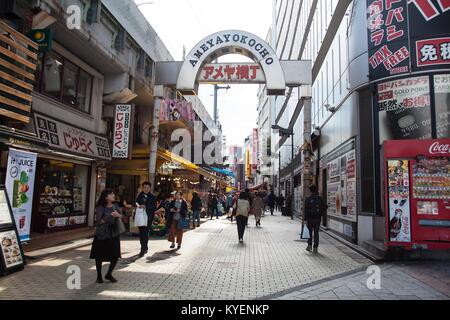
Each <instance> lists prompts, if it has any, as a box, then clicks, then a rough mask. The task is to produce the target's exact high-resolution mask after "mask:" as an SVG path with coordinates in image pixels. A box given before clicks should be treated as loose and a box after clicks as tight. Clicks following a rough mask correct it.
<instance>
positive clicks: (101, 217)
mask: <svg viewBox="0 0 450 320" xmlns="http://www.w3.org/2000/svg"><path fill="white" fill-rule="evenodd" d="M310 193H311V195H310V196H309V197H307V198H306V199H305V208H304V214H303V221H304V223H305V224H306V226H307V228H308V231H309V235H310V236H309V239H308V246H307V248H306V250H308V251H312V252H314V253H317V252H318V246H319V229H320V224H321V220H322V216H323V215H324V213H325V211H326V208H327V205H326V204H325V202H324V200H323V199H322V198H321V197H320V196H319V194H318V193H317V188H316V186H314V185H312V186H311V187H310ZM207 198H208V200H207V201H206V205H207V210H208V215H209V216H210V218H211V219H212V218H213V216H214V215H216V217H217V218H219V212H220V211H221V210H220V207H221V206H222V207H223V208H224V209H223V210H225V209H226V210H229V211H230V212H231V213H232V214H231V215H230V217H231V221H232V222H233V217H234V216H235V217H236V224H237V231H238V241H239V243H243V242H244V234H245V228H246V227H247V226H248V220H249V215H250V214H253V215H254V216H255V222H256V227H261V217H262V215H263V212H264V210H265V207H266V205H268V206H269V209H270V212H271V214H272V215H273V212H274V209H275V207H278V208H280V205H281V206H282V205H283V204H282V203H281V200H283V202H284V198H282V196H279V197H276V196H275V194H274V192H273V191H271V192H270V193H269V194H268V195H265V194H264V193H263V192H262V191H258V192H254V193H251V192H250V190H249V189H245V191H243V192H240V193H239V194H231V193H230V194H228V195H226V196H225V195H224V194H217V193H212V192H209V193H208V195H207ZM291 202H292V198H291V196H290V194H288V196H287V198H286V207H287V210H291V211H292V207H291V206H292V204H291ZM136 206H137V208H138V209H141V210H142V212H144V213H145V215H146V218H147V219H145V221H147V222H146V223H145V224H144V225H141V226H139V241H140V246H141V248H140V252H139V257H143V256H145V254H147V252H148V241H149V232H150V226H151V224H152V221H153V218H154V216H155V214H164V215H165V217H166V225H167V228H168V231H169V232H168V241H169V242H170V243H171V245H170V248H171V249H175V246H177V250H179V249H180V248H181V244H182V241H183V229H184V228H183V225H182V223H181V222H182V220H183V219H186V218H187V215H188V203H187V201H186V200H185V199H184V198H183V194H182V192H180V191H174V192H172V193H171V194H170V195H168V196H167V197H165V198H164V199H163V200H162V201H157V197H156V196H155V195H154V194H153V193H151V184H150V182H144V183H143V184H142V192H140V193H139V195H138V196H137V198H136ZM190 207H191V209H192V212H193V220H194V225H196V226H197V227H198V226H200V215H201V212H202V210H204V209H205V201H202V199H201V198H200V196H199V195H198V193H196V192H194V193H193V196H192V200H191V202H190ZM95 213H96V214H95V216H96V233H95V236H94V240H93V243H92V248H91V253H90V258H91V259H95V265H96V270H97V282H98V283H103V275H102V265H103V263H104V262H109V268H108V271H107V273H106V275H105V277H104V278H105V279H106V280H109V281H110V282H117V279H116V278H114V277H113V275H112V273H113V271H114V269H115V267H116V265H117V262H118V259H119V258H121V248H120V234H121V233H123V232H124V231H125V228H124V227H123V223H122V222H121V219H122V214H121V210H120V208H119V207H118V206H117V204H116V196H115V194H114V191H113V190H111V189H106V190H104V191H102V193H101V194H100V197H99V200H98V203H97V207H96V211H95ZM291 218H292V219H293V214H291Z"/></svg>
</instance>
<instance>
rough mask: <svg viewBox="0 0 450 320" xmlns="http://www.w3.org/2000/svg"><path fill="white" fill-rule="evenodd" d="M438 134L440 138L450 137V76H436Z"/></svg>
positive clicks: (435, 93) (435, 97)
mask: <svg viewBox="0 0 450 320" xmlns="http://www.w3.org/2000/svg"><path fill="white" fill-rule="evenodd" d="M434 100H435V110H436V134H437V137H438V138H448V137H450V124H449V122H450V74H439V75H435V76H434Z"/></svg>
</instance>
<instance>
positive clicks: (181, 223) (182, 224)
mask: <svg viewBox="0 0 450 320" xmlns="http://www.w3.org/2000/svg"><path fill="white" fill-rule="evenodd" d="M178 229H189V220H188V219H186V218H181V219H180V220H178Z"/></svg>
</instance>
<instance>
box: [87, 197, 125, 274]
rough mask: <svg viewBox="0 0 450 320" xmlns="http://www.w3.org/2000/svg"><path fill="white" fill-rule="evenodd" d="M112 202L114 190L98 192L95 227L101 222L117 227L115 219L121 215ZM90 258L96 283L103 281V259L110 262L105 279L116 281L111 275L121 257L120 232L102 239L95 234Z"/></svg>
mask: <svg viewBox="0 0 450 320" xmlns="http://www.w3.org/2000/svg"><path fill="white" fill-rule="evenodd" d="M114 202H115V195H114V191H112V190H110V189H106V190H103V191H102V193H101V194H100V198H99V200H98V203H97V208H96V209H95V215H96V226H97V227H99V226H100V225H102V224H109V225H111V227H112V228H116V227H117V219H120V218H122V215H121V214H120V213H119V207H118V206H117V205H115V204H114ZM90 258H91V259H95V266H96V269H97V283H103V277H102V264H103V262H105V261H109V262H110V264H109V269H108V273H107V274H106V275H105V279H107V280H109V281H111V282H117V280H116V279H115V278H114V277H113V276H112V272H113V270H114V268H115V267H116V265H117V261H118V260H119V258H121V253H120V234H119V233H117V236H114V237H112V238H107V239H103V240H100V239H98V237H97V236H95V237H94V241H93V242H92V248H91V255H90Z"/></svg>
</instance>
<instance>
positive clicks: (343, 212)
mask: <svg viewBox="0 0 450 320" xmlns="http://www.w3.org/2000/svg"><path fill="white" fill-rule="evenodd" d="M448 9H449V6H448V4H447V3H446V2H445V1H434V0H430V1H370V0H369V1H364V0H358V1H349V0H330V1H321V0H304V1H291V0H281V1H277V2H276V25H275V27H274V28H273V29H274V32H273V34H275V35H276V38H275V41H273V42H272V44H273V46H274V47H275V48H276V50H277V53H278V55H279V57H280V58H282V59H306V60H312V62H313V68H312V76H313V86H312V112H311V123H312V127H311V129H312V131H313V132H314V133H313V134H312V136H311V139H312V149H313V174H314V181H315V184H317V185H318V187H319V190H320V193H321V194H322V195H323V196H324V197H325V198H326V200H327V203H328V206H329V208H328V210H327V216H326V218H325V220H324V225H325V226H327V227H328V228H329V229H330V230H332V231H333V232H334V233H336V234H337V235H339V236H341V237H342V238H344V239H346V240H348V241H351V242H354V243H358V244H363V243H364V242H365V241H369V240H380V241H383V240H386V236H385V235H386V209H385V207H386V206H385V204H386V203H385V196H386V191H385V188H384V185H385V184H386V183H387V182H386V181H385V179H384V172H385V171H384V166H385V163H384V161H383V158H382V157H383V142H384V141H387V140H411V139H442V138H448V137H449V124H448V112H449V108H450V106H449V105H450V103H449V100H448V99H449V92H448V85H447V83H448V82H449V81H448V74H449V67H450V64H449V62H450V60H449V59H450V57H449V55H448V51H447V49H448V42H449V41H448V40H449V32H450V29H449V27H448V24H446V22H445V21H448V19H449V17H450V16H449V14H450V13H449V11H448ZM273 109H274V122H273V123H274V124H278V125H279V126H281V127H285V128H290V129H293V131H294V139H293V141H294V159H293V161H292V160H291V159H290V158H291V156H290V150H289V148H288V147H286V146H285V145H288V144H289V143H290V141H289V140H290V139H289V140H288V139H287V138H280V137H278V135H276V134H273V135H272V152H273V153H274V154H279V157H280V159H281V162H280V167H281V170H280V173H281V174H280V175H279V176H277V175H276V174H275V175H274V185H276V186H277V184H276V183H277V180H279V181H281V185H279V186H278V190H283V189H284V190H293V192H294V201H295V204H294V208H296V211H297V214H300V213H301V211H302V199H303V195H302V193H301V190H302V189H301V188H300V187H301V186H300V184H301V179H299V175H300V173H301V169H302V163H303V159H302V155H301V152H300V150H301V147H302V146H303V143H304V138H305V137H303V135H302V132H303V123H304V121H303V120H304V108H303V104H302V100H301V99H298V97H297V94H296V92H295V90H292V91H291V90H288V91H287V94H286V96H285V97H277V99H276V101H275V102H274V105H273ZM273 163H274V164H275V163H276V160H273Z"/></svg>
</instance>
